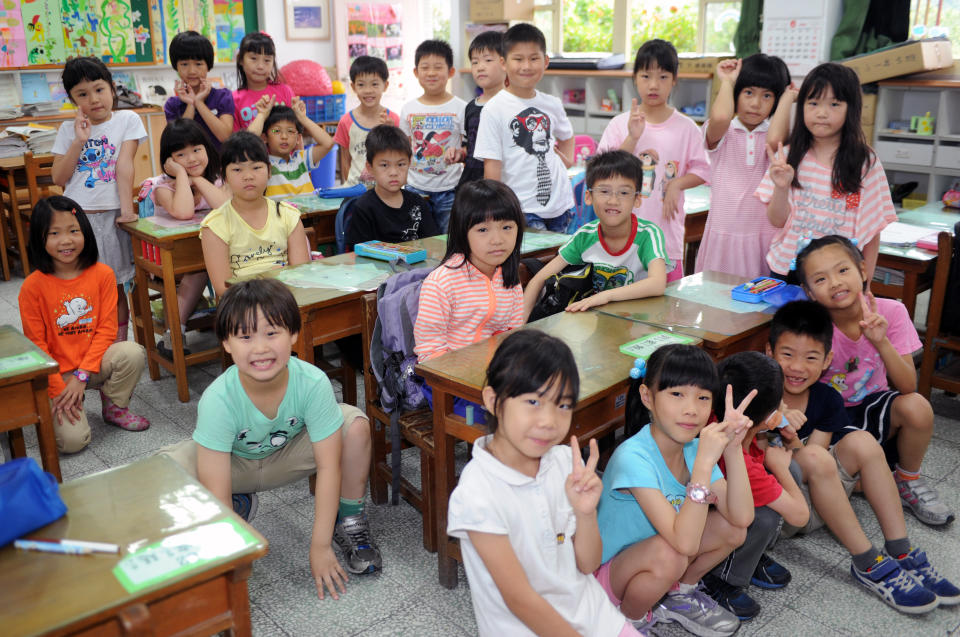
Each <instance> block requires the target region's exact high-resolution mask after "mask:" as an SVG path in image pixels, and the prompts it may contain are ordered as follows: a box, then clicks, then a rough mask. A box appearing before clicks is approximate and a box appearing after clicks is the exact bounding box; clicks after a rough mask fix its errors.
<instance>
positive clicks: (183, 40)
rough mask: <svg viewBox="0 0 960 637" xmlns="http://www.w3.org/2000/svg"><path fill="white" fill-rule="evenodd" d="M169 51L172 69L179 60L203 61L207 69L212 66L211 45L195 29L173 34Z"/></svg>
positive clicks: (175, 67)
mask: <svg viewBox="0 0 960 637" xmlns="http://www.w3.org/2000/svg"><path fill="white" fill-rule="evenodd" d="M169 51H170V64H171V65H172V66H173V69H174V70H176V69H177V63H178V62H180V60H196V61H197V62H205V63H206V65H207V70H208V71H209V70H210V69H212V68H213V45H212V44H211V43H210V40H208V39H206V38H205V37H203V36H202V35H200V34H199V33H197V32H196V31H184V32H182V33H178V34H177V35H175V36H173V39H172V40H170V49H169Z"/></svg>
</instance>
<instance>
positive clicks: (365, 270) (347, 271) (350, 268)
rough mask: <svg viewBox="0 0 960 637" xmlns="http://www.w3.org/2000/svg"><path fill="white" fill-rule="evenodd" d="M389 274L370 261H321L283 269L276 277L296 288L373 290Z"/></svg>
mask: <svg viewBox="0 0 960 637" xmlns="http://www.w3.org/2000/svg"><path fill="white" fill-rule="evenodd" d="M390 274H391V273H390V272H389V271H385V270H381V269H380V268H378V267H377V266H376V265H374V264H372V263H357V264H354V265H349V264H337V265H324V264H323V263H322V261H321V262H317V263H311V264H309V265H304V266H300V267H297V268H293V269H290V270H284V271H283V272H280V273H279V274H277V278H278V279H280V280H281V281H283V282H284V283H286V284H287V285H291V286H293V287H298V288H330V289H335V290H349V291H356V290H375V289H377V287H378V286H379V285H380V284H381V283H383V282H384V281H385V280H386V279H387V278H389V277H390Z"/></svg>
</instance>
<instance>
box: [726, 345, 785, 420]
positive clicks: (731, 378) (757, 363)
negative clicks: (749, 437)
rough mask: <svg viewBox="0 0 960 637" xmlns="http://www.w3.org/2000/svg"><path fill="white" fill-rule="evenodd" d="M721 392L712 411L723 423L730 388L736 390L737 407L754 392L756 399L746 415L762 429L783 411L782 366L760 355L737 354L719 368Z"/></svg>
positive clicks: (734, 395) (735, 403)
mask: <svg viewBox="0 0 960 637" xmlns="http://www.w3.org/2000/svg"><path fill="white" fill-rule="evenodd" d="M717 372H718V373H719V374H720V391H717V392H714V394H713V411H714V413H715V414H716V415H717V418H719V419H720V420H723V418H724V415H725V414H724V412H725V411H726V407H727V405H726V400H727V385H731V386H732V387H733V404H734V406H737V405H739V404H740V402H741V401H742V400H743V399H744V398H746V396H747V394H749V393H750V392H751V391H753V390H754V389H756V390H757V395H756V396H754V397H753V400H752V401H750V404H749V405H747V408H746V409H745V410H744V412H743V415H744V416H746V417H747V418H749V419H750V420H752V421H753V424H754V425H759V424H760V423H762V422H763V421H764V420H766V419H767V418H769V417H770V414H772V413H773V412H774V411H776V410H777V409H778V408H779V407H780V400H781V399H782V398H783V371H782V370H781V369H780V365H779V363H777V361H775V360H773V359H772V358H770V357H769V356H766V355H764V354H761V353H760V352H737V353H736V354H731V355H730V356H728V357H726V358H725V359H723V360H722V361H720V364H719V365H717Z"/></svg>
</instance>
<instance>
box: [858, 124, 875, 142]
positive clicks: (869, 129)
mask: <svg viewBox="0 0 960 637" xmlns="http://www.w3.org/2000/svg"><path fill="white" fill-rule="evenodd" d="M860 128H862V129H863V136H864V137H866V138H867V143H868V144H870V145H871V146H873V124H863V125H862V126H861V127H860Z"/></svg>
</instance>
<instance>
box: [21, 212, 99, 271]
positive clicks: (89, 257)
mask: <svg viewBox="0 0 960 637" xmlns="http://www.w3.org/2000/svg"><path fill="white" fill-rule="evenodd" d="M74 211H76V214H75V216H76V218H77V223H78V224H79V225H80V234H82V235H83V250H81V251H80V256H78V257H77V267H78V268H80V269H81V270H86V269H87V268H89V267H90V266H91V265H93V264H94V263H96V262H97V261H99V260H100V252H99V251H98V250H97V237H96V236H95V235H94V234H93V226H91V225H90V220H89V219H87V215H86V213H84V212H83V208H81V207H80V204H78V203H77V202H76V201H74V200H73V199H71V198H70V197H64V196H63V195H53V196H51V197H46V198H44V199H41V200H40V201H38V202H37V205H36V206H34V207H33V212H32V213H31V214H30V240H29V243H28V244H27V247H28V252H29V253H30V260H31V261H32V262H33V267H34V268H36V269H37V270H40V271H41V272H43V273H44V274H53V270H54V268H53V257H51V256H50V254H49V253H48V252H47V235H48V234H50V224H51V223H52V221H53V213H54V212H74Z"/></svg>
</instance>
